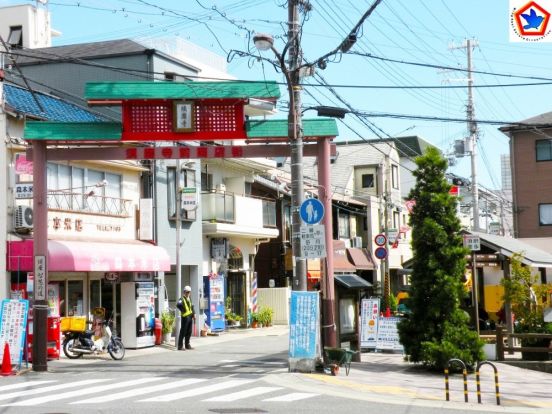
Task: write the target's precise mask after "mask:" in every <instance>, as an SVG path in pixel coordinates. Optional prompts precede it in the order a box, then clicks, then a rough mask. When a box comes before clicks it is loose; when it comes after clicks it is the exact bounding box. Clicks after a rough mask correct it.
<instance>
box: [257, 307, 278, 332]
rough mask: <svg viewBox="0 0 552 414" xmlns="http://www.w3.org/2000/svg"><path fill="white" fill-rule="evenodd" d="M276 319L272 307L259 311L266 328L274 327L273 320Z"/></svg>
mask: <svg viewBox="0 0 552 414" xmlns="http://www.w3.org/2000/svg"><path fill="white" fill-rule="evenodd" d="M273 317H274V309H272V308H271V307H270V306H263V307H262V308H261V309H260V310H259V319H260V322H261V323H262V324H263V326H264V327H267V326H271V325H272V318H273Z"/></svg>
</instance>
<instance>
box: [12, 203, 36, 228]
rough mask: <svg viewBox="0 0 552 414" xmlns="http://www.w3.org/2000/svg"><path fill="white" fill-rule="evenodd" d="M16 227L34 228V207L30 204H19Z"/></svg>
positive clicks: (16, 211)
mask: <svg viewBox="0 0 552 414" xmlns="http://www.w3.org/2000/svg"><path fill="white" fill-rule="evenodd" d="M15 228H16V229H32V228H33V209H32V208H31V207H28V206H17V208H16V210H15Z"/></svg>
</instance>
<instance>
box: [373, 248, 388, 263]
mask: <svg viewBox="0 0 552 414" xmlns="http://www.w3.org/2000/svg"><path fill="white" fill-rule="evenodd" d="M374 255H375V256H376V257H377V258H378V259H380V260H383V259H385V258H386V257H387V249H386V248H385V247H378V248H377V249H376V250H375V251H374Z"/></svg>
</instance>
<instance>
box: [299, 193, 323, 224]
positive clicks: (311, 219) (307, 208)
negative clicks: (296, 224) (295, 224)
mask: <svg viewBox="0 0 552 414" xmlns="http://www.w3.org/2000/svg"><path fill="white" fill-rule="evenodd" d="M299 215H300V216H301V220H303V221H304V222H305V223H306V224H318V223H320V221H321V220H322V218H323V217H324V205H323V204H322V203H321V202H320V200H318V199H316V198H309V199H307V200H305V201H303V203H301V207H300V208H299Z"/></svg>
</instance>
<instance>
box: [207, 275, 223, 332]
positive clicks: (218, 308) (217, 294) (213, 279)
mask: <svg viewBox="0 0 552 414" xmlns="http://www.w3.org/2000/svg"><path fill="white" fill-rule="evenodd" d="M203 292H204V294H205V298H206V299H207V309H205V315H206V316H207V319H206V323H207V325H209V327H210V328H211V331H212V332H220V331H224V328H225V320H224V276H223V275H222V274H216V273H211V274H210V275H209V276H203Z"/></svg>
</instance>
